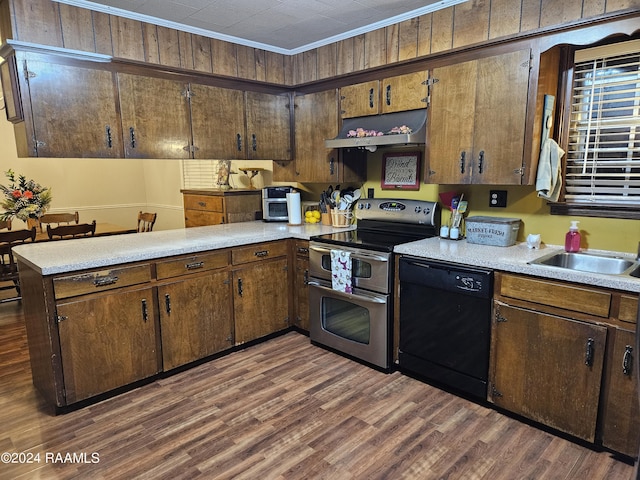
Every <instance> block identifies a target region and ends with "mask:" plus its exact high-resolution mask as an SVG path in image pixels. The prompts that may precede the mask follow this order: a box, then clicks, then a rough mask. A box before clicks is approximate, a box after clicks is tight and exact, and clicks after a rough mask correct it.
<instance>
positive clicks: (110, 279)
mask: <svg viewBox="0 0 640 480" xmlns="http://www.w3.org/2000/svg"><path fill="white" fill-rule="evenodd" d="M117 281H118V277H116V276H110V275H109V276H106V277H98V278H96V279H95V280H94V281H93V284H94V285H95V286H96V287H106V286H107V285H113V284H114V283H116V282H117Z"/></svg>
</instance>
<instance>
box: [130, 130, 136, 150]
mask: <svg viewBox="0 0 640 480" xmlns="http://www.w3.org/2000/svg"><path fill="white" fill-rule="evenodd" d="M129 142H130V143H131V148H136V131H135V130H134V128H133V127H129Z"/></svg>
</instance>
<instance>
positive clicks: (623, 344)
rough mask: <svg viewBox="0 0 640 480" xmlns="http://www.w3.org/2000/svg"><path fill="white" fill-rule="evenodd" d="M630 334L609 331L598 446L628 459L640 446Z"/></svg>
mask: <svg viewBox="0 0 640 480" xmlns="http://www.w3.org/2000/svg"><path fill="white" fill-rule="evenodd" d="M634 335H635V333H634V332H633V331H631V330H627V329H622V328H613V329H610V339H609V347H608V355H607V375H606V386H605V390H604V392H605V394H604V396H603V397H604V398H603V401H604V408H603V416H602V444H603V445H604V446H605V447H607V448H611V449H612V450H615V451H617V452H620V453H624V454H625V455H629V456H632V457H635V456H637V455H638V447H639V446H640V408H639V407H638V400H637V399H638V384H637V381H636V378H637V377H636V372H635V364H634V363H633V362H634V355H638V352H635V351H634V350H635V349H634V345H635V338H634Z"/></svg>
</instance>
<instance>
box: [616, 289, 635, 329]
mask: <svg viewBox="0 0 640 480" xmlns="http://www.w3.org/2000/svg"><path fill="white" fill-rule="evenodd" d="M637 318H638V297H632V296H631V295H621V296H620V314H619V315H618V319H619V320H622V321H623V322H630V323H636V321H637Z"/></svg>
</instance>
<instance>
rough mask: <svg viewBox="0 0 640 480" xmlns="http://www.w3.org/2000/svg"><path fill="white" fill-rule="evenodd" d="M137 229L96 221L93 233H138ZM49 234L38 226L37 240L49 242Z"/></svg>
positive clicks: (100, 235)
mask: <svg viewBox="0 0 640 480" xmlns="http://www.w3.org/2000/svg"><path fill="white" fill-rule="evenodd" d="M136 232H137V230H136V229H135V228H129V227H123V226H122V225H116V224H114V223H106V222H97V223H96V231H95V233H94V234H93V236H94V237H103V236H106V235H119V234H122V233H136ZM49 240H50V239H49V235H47V230H46V229H45V230H44V231H42V230H40V228H39V227H36V242H48V241H49Z"/></svg>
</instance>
